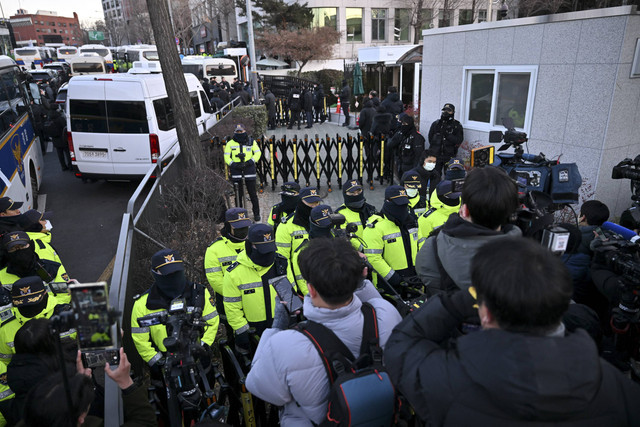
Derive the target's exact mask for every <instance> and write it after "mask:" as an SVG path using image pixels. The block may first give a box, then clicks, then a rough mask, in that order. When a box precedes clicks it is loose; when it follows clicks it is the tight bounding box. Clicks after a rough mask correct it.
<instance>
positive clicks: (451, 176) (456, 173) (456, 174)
mask: <svg viewBox="0 0 640 427" xmlns="http://www.w3.org/2000/svg"><path fill="white" fill-rule="evenodd" d="M466 175H467V172H466V171H465V170H464V169H449V170H448V171H446V172H445V173H444V176H445V179H446V180H449V181H456V180H459V179H464V177H465V176H466Z"/></svg>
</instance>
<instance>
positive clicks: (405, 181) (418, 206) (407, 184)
mask: <svg viewBox="0 0 640 427" xmlns="http://www.w3.org/2000/svg"><path fill="white" fill-rule="evenodd" d="M400 185H402V186H403V187H404V189H405V190H406V192H407V197H408V198H409V212H411V213H412V214H413V215H414V216H415V217H416V220H417V219H418V217H419V216H420V215H422V214H423V213H425V212H426V210H427V209H426V207H427V201H426V200H423V199H422V196H421V195H420V193H419V191H420V189H421V187H422V183H421V182H420V177H419V176H418V174H417V173H416V172H415V171H413V170H411V171H407V172H405V173H404V174H403V175H402V178H400Z"/></svg>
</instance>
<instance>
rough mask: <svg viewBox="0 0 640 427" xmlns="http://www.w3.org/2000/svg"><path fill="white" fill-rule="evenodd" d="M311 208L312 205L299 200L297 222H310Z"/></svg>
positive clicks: (301, 223)
mask: <svg viewBox="0 0 640 427" xmlns="http://www.w3.org/2000/svg"><path fill="white" fill-rule="evenodd" d="M311 209H313V208H312V207H311V206H309V205H307V204H305V203H304V202H303V201H302V200H300V201H299V202H298V206H296V214H295V218H296V223H298V224H300V225H303V224H307V223H309V215H311ZM303 226H304V225H303Z"/></svg>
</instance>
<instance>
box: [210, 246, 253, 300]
mask: <svg viewBox="0 0 640 427" xmlns="http://www.w3.org/2000/svg"><path fill="white" fill-rule="evenodd" d="M244 247H245V243H244V241H242V242H233V241H232V240H231V239H228V238H226V237H223V236H220V237H218V238H217V239H216V240H215V241H214V242H213V243H212V244H211V246H209V247H208V248H207V251H206V252H205V254H204V272H205V274H206V275H207V280H208V281H209V284H210V285H211V287H212V288H213V290H214V291H215V292H216V293H218V294H220V295H223V293H222V292H223V282H222V279H223V278H224V274H225V273H226V270H227V268H228V267H229V266H230V265H231V264H233V263H234V262H235V260H236V258H237V257H238V254H239V253H240V252H242V251H244Z"/></svg>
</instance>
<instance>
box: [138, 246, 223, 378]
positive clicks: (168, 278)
mask: <svg viewBox="0 0 640 427" xmlns="http://www.w3.org/2000/svg"><path fill="white" fill-rule="evenodd" d="M151 273H152V274H153V277H154V282H153V285H151V288H149V290H148V291H146V292H145V293H143V294H142V295H140V296H136V297H134V299H135V302H134V303H133V309H132V311H131V336H132V338H133V342H134V344H135V346H136V349H137V350H138V353H139V354H140V357H142V359H143V360H144V361H145V362H147V364H148V365H149V367H150V368H151V372H152V374H153V375H154V376H156V377H159V376H160V372H161V367H162V365H163V364H164V359H163V357H164V352H166V347H165V346H164V343H163V341H164V339H165V338H166V337H167V327H166V326H165V325H162V324H160V325H152V326H142V325H140V324H139V322H138V319H139V318H141V317H144V316H146V315H148V314H152V313H158V312H166V311H167V310H168V309H169V307H170V305H171V301H173V300H175V299H176V298H184V299H185V301H186V304H187V312H189V311H190V310H192V309H194V308H201V309H202V320H203V321H205V322H206V324H207V327H206V328H205V331H204V334H203V335H202V337H201V340H202V342H203V343H204V344H208V345H212V344H213V341H214V340H215V338H216V333H217V332H218V325H219V323H220V319H219V317H218V312H217V311H216V308H215V306H214V303H213V298H212V297H211V294H210V293H209V291H208V290H207V289H206V287H204V286H203V285H200V284H197V283H191V282H189V281H188V280H187V278H186V276H185V273H184V264H183V262H182V257H181V256H180V253H179V252H178V251H175V250H172V249H163V250H161V251H158V252H156V253H155V254H154V255H153V256H152V257H151ZM197 302H201V303H203V306H202V307H195V306H194V304H196V303H197Z"/></svg>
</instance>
